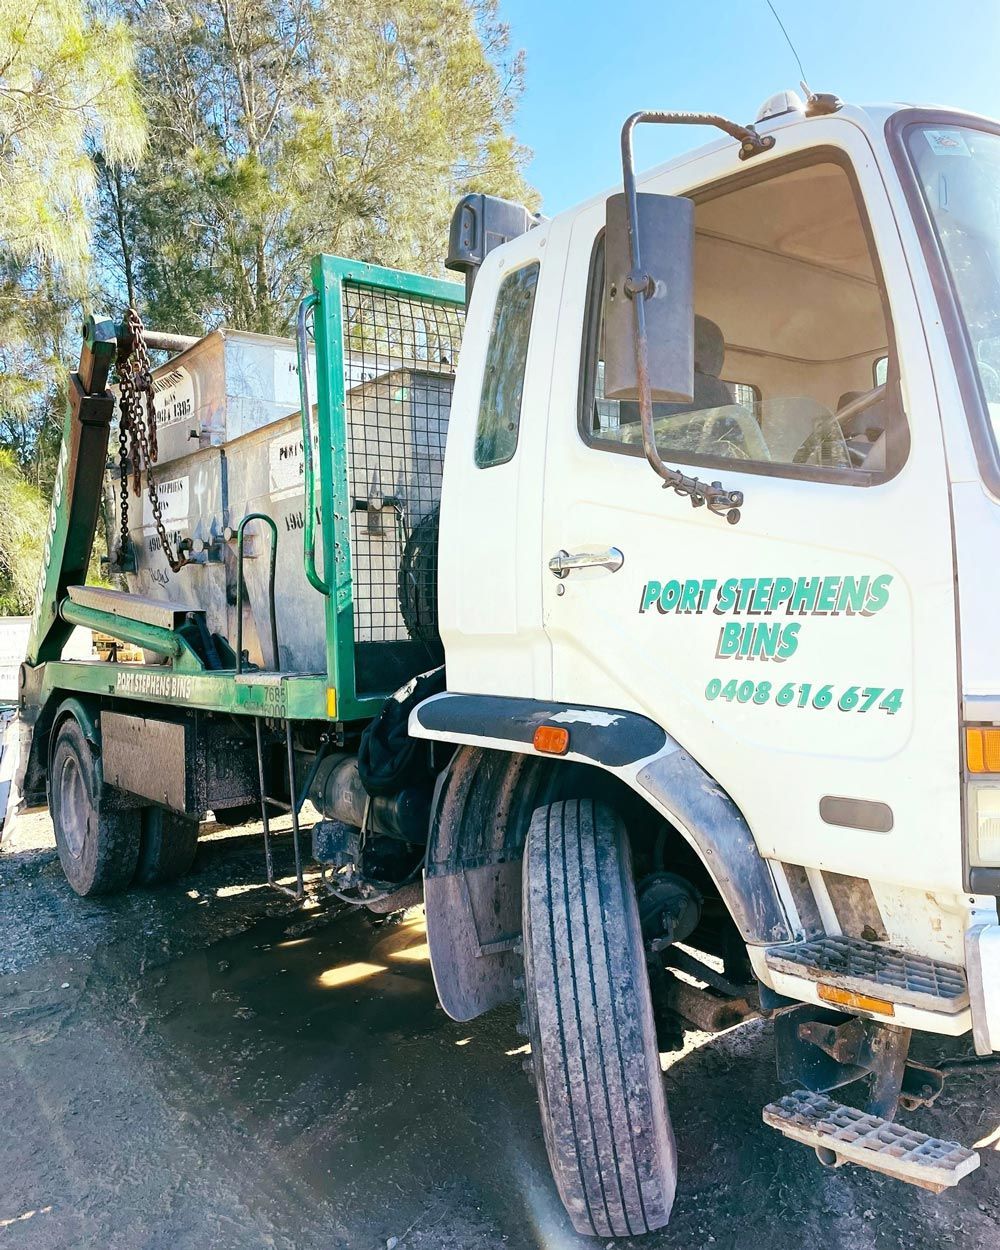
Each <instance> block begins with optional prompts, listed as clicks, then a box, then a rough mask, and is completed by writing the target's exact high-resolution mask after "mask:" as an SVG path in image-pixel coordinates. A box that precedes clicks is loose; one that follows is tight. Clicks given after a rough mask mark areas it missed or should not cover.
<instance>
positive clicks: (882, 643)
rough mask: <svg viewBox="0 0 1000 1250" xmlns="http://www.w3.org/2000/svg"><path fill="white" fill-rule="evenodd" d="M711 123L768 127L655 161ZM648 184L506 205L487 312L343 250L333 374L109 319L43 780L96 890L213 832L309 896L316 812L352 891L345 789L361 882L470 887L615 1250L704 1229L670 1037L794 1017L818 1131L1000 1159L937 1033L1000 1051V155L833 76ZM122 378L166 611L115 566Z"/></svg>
mask: <svg viewBox="0 0 1000 1250" xmlns="http://www.w3.org/2000/svg"><path fill="white" fill-rule="evenodd" d="M661 124H662V125H666V124H669V125H702V126H710V127H714V128H715V129H716V130H717V131H721V135H717V136H716V139H715V141H714V142H712V143H710V144H709V146H706V147H701V148H698V149H697V150H693V151H690V152H689V153H687V154H686V155H684V156H682V157H680V158H678V159H676V160H674V161H671V162H670V163H669V164H666V165H664V166H662V167H660V168H658V169H656V170H654V171H653V172H652V173H649V174H647V175H645V176H643V177H641V178H637V177H636V175H635V173H634V169H633V154H632V149H633V133H634V131H635V129H636V127H637V126H639V125H646V126H649V125H661ZM622 160H623V189H622V191H620V192H618V193H615V194H612V195H610V196H608V195H601V196H598V197H596V198H595V199H593V200H591V201H589V202H587V203H585V204H583V205H581V206H580V207H578V208H576V209H573V210H572V211H569V212H566V213H562V214H560V215H559V216H557V217H555V218H554V219H552V220H541V219H536V218H533V217H532V216H531V215H530V214H528V213H527V212H526V211H525V210H524V209H521V208H519V207H518V206H516V205H512V204H509V203H505V202H503V201H497V200H493V199H490V198H489V197H484V196H470V197H467V198H466V199H465V200H463V202H462V203H461V204H460V205H459V207H458V209H457V211H456V214H455V217H454V219H453V223H452V230H451V238H450V247H449V257H448V265H449V267H451V268H452V269H455V270H456V271H458V272H460V273H463V274H464V275H465V290H464V291H463V290H462V288H461V287H460V286H458V285H456V284H452V283H449V282H444V281H438V280H433V279H430V278H426V277H418V276H414V275H410V274H405V273H400V272H394V271H389V270H386V269H381V268H377V267H375V266H372V265H367V264H362V263H359V262H355V261H350V260H344V259H339V258H336V257H332V256H319V257H317V258H316V260H315V261H314V263H313V268H312V289H311V290H310V292H309V293H308V294H307V295H306V297H305V299H304V300H303V303H302V306H301V308H300V316H299V332H298V341H297V359H296V356H295V355H293V353H292V349H291V345H290V344H284V343H281V342H274V341H258V340H253V339H252V338H250V337H247V336H240V335H238V334H230V333H228V332H225V331H218V332H215V334H214V335H210V336H208V338H207V339H205V340H202V341H200V342H199V343H197V344H184V343H181V344H176V343H175V344H171V343H170V342H169V341H168V340H165V339H163V338H161V337H159V336H155V335H153V334H152V333H148V334H147V333H145V332H144V330H143V327H142V326H141V323H140V322H139V321H138V319H137V318H136V317H135V315H134V314H130V315H129V317H128V318H127V319H126V320H125V321H124V322H123V323H120V324H117V323H114V322H112V321H110V320H105V319H102V318H91V320H90V321H89V322H88V323H87V326H86V334H85V340H84V346H83V350H82V354H81V360H80V367H79V370H78V372H77V373H76V374H74V375H73V379H72V387H71V397H70V407H69V413H68V416H67V420H66V428H65V437H64V443H63V448H62V453H61V457H60V460H59V471H58V475H57V479H56V488H55V495H54V499H53V506H52V514H51V520H50V525H49V533H48V537H47V540H46V543H45V567H44V571H43V574H42V579H41V583H40V587H39V594H38V604H37V611H36V613H35V617H34V622H33V629H32V635H31V640H30V643H29V648H28V655H27V660H26V662H25V664H24V665H23V667H22V669H21V674H20V693H19V707H20V719H21V725H22V731H21V732H22V743H21V749H22V754H21V766H20V777H19V788H20V792H21V793H22V795H23V797H24V800H25V801H26V802H34V803H41V802H47V803H48V805H49V808H50V810H51V812H52V816H53V821H54V825H55V832H56V838H57V842H58V848H59V854H60V858H61V861H62V865H63V867H64V869H65V872H66V875H67V877H68V878H69V880H70V883H71V884H72V885H73V887H74V888H75V889H76V890H77V892H78V893H80V894H84V895H87V894H96V893H99V892H101V891H109V890H117V889H124V888H127V887H128V886H129V885H130V884H131V883H133V882H140V883H155V882H158V881H163V880H166V879H169V878H170V877H172V876H176V875H177V874H178V873H180V872H183V871H184V870H185V869H186V868H187V867H188V866H189V865H190V862H191V858H192V855H193V852H194V847H195V842H196V839H197V835H198V821H199V820H200V819H201V818H202V816H203V815H204V814H205V813H206V812H207V811H208V810H212V811H214V812H215V813H216V815H217V816H219V815H221V816H222V817H223V818H225V817H227V816H228V817H230V818H236V817H237V816H238V815H240V814H241V813H242V814H245V813H246V812H247V811H248V810H256V811H257V812H258V813H259V814H260V815H261V816H262V818H263V824H264V838H265V849H266V859H267V869H268V875H269V878H270V879H272V880H275V879H276V870H275V868H274V864H273V861H272V857H271V839H270V836H269V834H270V829H269V820H270V818H271V817H273V815H274V814H275V813H276V812H279V811H280V812H285V813H290V814H291V817H292V821H293V832H294V846H295V852H296V867H297V875H296V878H295V885H294V887H286V888H294V889H297V890H301V887H302V863H303V860H304V858H305V851H304V848H303V847H301V846H300V836H299V835H300V830H299V825H298V814H299V812H300V810H301V808H302V806H303V804H304V803H305V801H306V799H309V800H310V801H311V802H312V804H313V805H314V807H315V808H316V809H318V812H319V814H320V816H321V819H320V820H319V821H318V823H316V824H315V825H314V827H313V828H312V831H311V848H310V849H311V854H312V857H313V859H315V860H317V861H319V863H320V864H321V865H322V869H323V876H324V881H325V885H326V887H327V888H329V889H330V890H333V891H334V892H336V893H337V894H338V895H339V896H340V897H342V898H345V899H348V900H350V901H352V902H355V903H358V904H360V905H366V906H370V907H372V908H375V909H379V908H380V909H383V910H391V909H393V908H395V907H398V906H402V905H404V904H405V903H408V902H412V901H414V900H416V899H418V898H419V897H421V896H422V897H423V901H424V904H425V907H426V920H427V932H428V941H429V948H430V957H431V962H432V966H433V973H434V979H435V984H436V988H437V992H438V994H439V996H440V1000H441V1003H442V1005H443V1007H444V1009H445V1010H446V1011H447V1012H448V1014H449V1015H450V1016H452V1017H453V1018H455V1019H458V1020H469V1019H472V1018H473V1017H475V1016H477V1015H479V1014H480V1013H482V1012H485V1011H487V1010H489V1009H490V1008H492V1007H494V1006H497V1005H498V1004H501V1003H504V1002H508V1001H515V1000H517V999H520V1000H521V1006H522V1017H521V1027H522V1029H523V1030H524V1032H525V1034H526V1036H527V1038H528V1041H529V1042H530V1062H529V1067H530V1073H531V1076H532V1078H533V1080H534V1081H535V1083H536V1085H537V1091H538V1098H539V1104H540V1107H541V1114H542V1121H543V1126H544V1135H545V1142H546V1146H547V1150H548V1154H549V1158H550V1161H551V1165H552V1171H553V1175H554V1178H555V1181H556V1184H557V1186H558V1189H559V1193H560V1195H561V1197H562V1199H563V1201H564V1203H565V1205H566V1208H567V1210H568V1212H569V1215H570V1217H571V1219H572V1222H573V1224H574V1225H575V1227H576V1228H577V1229H578V1230H580V1231H581V1232H583V1233H591V1234H596V1235H598V1236H601V1237H609V1236H616V1235H629V1234H639V1233H643V1232H645V1231H647V1230H650V1229H654V1228H657V1227H660V1226H662V1225H664V1224H665V1223H666V1222H667V1219H668V1216H669V1212H670V1207H671V1203H672V1201H673V1197H674V1189H675V1177H676V1171H677V1160H676V1157H675V1149H674V1141H673V1137H672V1133H671V1128H670V1120H669V1115H668V1109H667V1105H666V1101H665V1097H664V1090H663V1084H662V1080H661V1068H660V1061H659V1055H660V1053H661V1052H664V1051H668V1050H670V1049H672V1048H676V1047H677V1046H678V1045H679V1044H680V1041H681V1037H682V1034H683V1030H684V1028H685V1027H692V1026H697V1027H700V1028H702V1029H706V1030H718V1029H720V1028H723V1027H727V1026H728V1025H730V1024H732V1023H734V1022H736V1021H738V1020H741V1019H744V1018H746V1017H747V1016H748V1015H749V1014H751V1013H752V1012H755V1011H759V1012H761V1013H763V1014H764V1015H766V1016H769V1017H772V1018H773V1023H774V1034H775V1042H776V1051H777V1061H778V1076H779V1078H780V1081H781V1082H782V1083H783V1084H785V1085H786V1086H787V1088H788V1089H789V1091H790V1092H788V1093H785V1094H784V1095H781V1094H780V1092H777V1091H776V1099H775V1101H774V1102H773V1103H772V1104H770V1105H769V1106H767V1107H766V1108H765V1109H764V1112H763V1117H764V1121H765V1122H766V1124H768V1125H770V1126H772V1127H774V1128H775V1129H777V1130H778V1131H780V1132H781V1133H783V1134H786V1135H787V1136H788V1137H790V1138H792V1139H794V1140H797V1141H799V1142H802V1143H805V1144H807V1145H809V1146H812V1147H814V1148H815V1150H816V1153H817V1155H818V1156H819V1159H820V1161H821V1162H823V1163H825V1164H832V1165H837V1164H842V1163H845V1162H849V1163H852V1164H855V1165H857V1166H860V1167H866V1168H870V1169H873V1170H875V1171H878V1172H882V1173H885V1174H887V1175H890V1176H893V1177H897V1178H900V1179H902V1180H904V1181H908V1182H911V1183H914V1184H917V1185H920V1186H923V1187H925V1188H927V1189H931V1190H935V1191H940V1190H941V1189H943V1188H944V1187H946V1186H951V1185H954V1184H956V1183H957V1182H958V1181H959V1180H960V1179H961V1178H962V1177H963V1176H964V1175H966V1174H967V1173H968V1172H969V1171H971V1170H972V1169H974V1168H975V1167H976V1166H977V1164H978V1156H977V1155H976V1154H975V1153H974V1152H973V1151H972V1150H970V1149H967V1148H965V1147H964V1146H962V1145H960V1144H958V1143H956V1142H952V1141H945V1140H939V1139H935V1138H930V1137H927V1136H926V1135H924V1134H922V1133H919V1132H916V1131H914V1130H912V1129H910V1128H908V1127H907V1126H906V1124H905V1122H901V1121H900V1119H898V1118H897V1117H898V1114H899V1113H900V1112H903V1113H905V1112H907V1111H912V1110H913V1109H915V1108H917V1107H919V1106H921V1105H923V1104H927V1103H929V1102H931V1101H933V1099H934V1098H936V1097H937V1095H938V1093H939V1091H940V1089H941V1086H942V1082H943V1076H942V1073H941V1072H940V1071H937V1070H934V1069H932V1068H929V1067H925V1066H922V1065H920V1064H918V1063H916V1062H914V1061H913V1060H911V1059H910V1057H909V1054H908V1051H909V1044H910V1039H911V1036H912V1033H913V1032H914V1030H922V1031H924V1032H926V1033H934V1034H940V1035H942V1036H952V1037H958V1036H962V1035H965V1034H969V1033H970V1032H971V1035H972V1041H973V1043H974V1046H975V1050H976V1052H977V1053H978V1054H979V1055H981V1056H987V1055H990V1054H993V1053H995V1052H997V1051H998V1050H1000V923H998V917H997V903H996V900H997V896H998V895H1000V650H998V648H997V646H996V640H995V622H996V621H997V620H998V619H1000V584H998V581H997V578H996V577H995V576H993V575H992V573H991V568H992V560H991V555H990V553H991V552H992V551H993V550H994V548H995V547H997V546H998V545H1000V444H998V437H1000V435H998V429H1000V227H998V222H1000V124H998V123H995V122H991V121H988V120H986V119H983V118H980V117H975V116H970V115H967V114H961V113H954V112H947V111H944V110H940V109H922V108H913V107H893V108H864V109H863V108H858V107H850V106H846V105H843V104H842V103H841V101H839V100H838V99H837V98H835V97H833V96H819V95H810V96H809V98H808V99H807V100H805V101H802V100H800V99H799V98H798V97H797V96H795V95H794V94H792V93H782V94H780V95H778V96H776V97H774V98H772V99H771V100H769V101H768V102H767V103H766V104H765V106H764V107H763V108H762V110H761V112H760V114H759V116H758V118H757V120H756V122H755V124H754V125H752V126H742V125H737V124H735V123H732V122H728V121H726V120H725V119H724V118H718V117H707V116H701V115H691V114H675V113H643V114H636V115H635V116H634V117H632V118H630V119H629V121H628V122H627V123H626V125H625V128H624V130H623V132H622ZM157 344H159V345H160V346H168V347H169V346H171V345H173V346H175V347H177V346H180V347H182V348H183V350H182V351H180V353H179V354H175V355H174V356H173V358H172V359H171V360H170V361H169V362H168V363H167V364H166V365H165V366H162V367H161V368H159V369H155V370H153V369H152V368H151V366H150V364H149V358H148V354H147V353H148V349H149V348H150V347H155V346H156V345H157ZM459 349H461V350H460V354H459ZM116 364H117V368H118V373H119V378H120V385H119V392H120V397H121V398H120V406H121V408H122V428H121V431H120V443H119V447H118V452H117V458H116V459H115V460H113V461H112V468H111V470H110V472H109V473H108V479H107V483H108V484H107V491H108V502H109V506H110V510H111V515H112V522H111V525H110V529H111V532H112V535H113V542H112V566H113V570H114V571H115V572H116V573H118V574H120V575H121V576H123V577H124V578H125V582H124V584H126V585H127V587H128V589H127V591H126V590H117V591H114V590H108V589H104V588H101V587H93V586H87V585H86V579H85V571H86V568H87V565H88V560H89V557H90V554H91V548H92V543H93V539H94V533H95V526H96V523H97V518H98V512H99V509H100V508H101V506H102V504H101V500H102V491H103V490H104V489H105V488H104V486H103V485H102V483H103V482H104V480H105V465H106V456H107V448H108V434H109V424H110V422H111V419H112V409H113V406H114V400H113V398H112V396H111V394H110V392H109V391H108V389H107V388H108V378H109V372H110V371H111V370H112V369H113V368H114V367H115V365H116ZM289 385H293V386H298V387H300V388H301V396H298V397H297V396H296V395H295V394H294V390H293V393H292V394H291V395H289V394H288V393H287V392H288V388H289ZM154 462H155V469H154V471H153V472H151V470H150V466H151V465H153V464H154ZM137 492H138V493H137ZM991 535H993V537H991ZM75 625H82V626H86V627H90V628H96V629H100V630H101V631H102V632H104V633H105V634H107V635H109V636H111V637H113V638H116V639H119V640H121V642H122V643H127V644H131V645H133V646H136V647H140V648H142V649H143V654H144V656H145V662H143V663H132V664H126V663H116V662H108V661H92V662H89V663H87V662H76V661H67V660H63V659H61V651H62V648H63V645H64V643H65V641H66V639H67V637H68V634H69V632H70V630H71V629H72V628H73V626H75ZM303 838H304V834H303ZM842 1088H845V1089H846V1092H845V1093H843V1094H841V1093H839V1092H838V1091H840V1090H841V1089H842ZM841 1099H844V1100H845V1101H841Z"/></svg>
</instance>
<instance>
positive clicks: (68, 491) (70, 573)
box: [25, 316, 118, 665]
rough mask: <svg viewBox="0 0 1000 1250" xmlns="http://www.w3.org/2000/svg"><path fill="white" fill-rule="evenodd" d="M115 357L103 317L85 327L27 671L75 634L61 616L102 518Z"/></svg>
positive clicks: (112, 335) (113, 336)
mask: <svg viewBox="0 0 1000 1250" xmlns="http://www.w3.org/2000/svg"><path fill="white" fill-rule="evenodd" d="M117 354H118V328H117V327H116V326H115V324H114V322H113V321H111V320H110V319H109V318H107V317H101V316H92V317H89V318H88V319H87V321H86V323H85V324H84V327H83V347H82V349H81V351H80V367H79V369H78V370H77V372H76V373H72V374H70V379H69V403H68V405H67V411H66V422H65V425H64V426H63V439H62V446H61V448H60V450H59V461H58V463H57V465H56V477H55V483H54V485H53V488H52V506H51V509H50V511H49V523H48V529H47V531H46V535H45V544H44V548H43V552H42V571H41V575H40V577H39V581H38V592H37V594H36V595H35V610H34V615H33V616H32V621H31V632H30V634H29V635H28V651H27V655H26V657H25V659H26V662H27V663H28V664H30V665H34V664H40V663H43V662H45V661H47V660H58V659H59V657H60V655H61V654H62V649H63V647H64V646H65V644H66V641H67V639H68V638H69V636H70V634H71V633H72V630H73V626H72V625H71V624H70V623H69V622H68V621H66V620H65V619H64V618H63V617H62V616H60V613H59V604H60V602H61V601H62V600H63V599H64V598H65V596H66V588H67V586H75V585H82V584H83V583H84V582H85V581H86V579H87V567H88V565H89V564H90V556H91V552H92V551H93V547H94V533H95V531H96V529H97V518H98V516H99V514H100V504H101V492H102V489H103V480H104V468H105V464H106V462H107V456H108V431H109V428H110V425H111V416H112V413H113V411H114V397H113V396H112V395H110V394H109V393H108V390H107V383H108V374H109V373H110V371H111V367H112V365H113V364H114V362H115V358H116V356H117Z"/></svg>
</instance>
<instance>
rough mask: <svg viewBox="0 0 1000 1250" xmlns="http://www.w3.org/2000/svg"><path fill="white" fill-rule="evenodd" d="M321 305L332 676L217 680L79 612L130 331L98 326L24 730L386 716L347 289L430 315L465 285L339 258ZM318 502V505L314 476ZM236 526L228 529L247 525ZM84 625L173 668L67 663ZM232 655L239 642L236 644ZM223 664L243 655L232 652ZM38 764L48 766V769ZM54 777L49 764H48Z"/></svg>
mask: <svg viewBox="0 0 1000 1250" xmlns="http://www.w3.org/2000/svg"><path fill="white" fill-rule="evenodd" d="M312 285H313V289H312V292H311V293H310V294H309V295H307V296H306V297H305V300H304V301H303V305H304V309H303V311H304V312H307V313H308V312H311V314H312V318H313V337H314V340H315V347H316V359H317V370H316V372H317V387H318V394H317V396H316V397H315V405H316V407H315V411H316V422H317V439H316V448H317V451H316V464H315V466H314V465H313V463H312V454H311V453H312V430H311V428H310V427H311V412H310V408H311V406H312V405H303V409H302V428H303V455H304V459H305V470H306V474H305V476H306V481H305V492H306V494H305V500H304V516H305V518H306V520H307V524H306V525H305V527H304V535H303V538H304V547H303V560H304V566H305V571H306V575H307V577H308V578H309V581H310V583H311V584H312V585H313V586H314V588H315V589H316V591H317V604H316V607H317V610H320V605H321V604H322V611H323V612H324V622H325V639H326V672H325V673H307V674H303V673H295V672H284V671H273V670H272V671H249V672H243V673H237V671H236V667H235V664H233V666H232V667H229V666H227V667H224V668H214V669H212V668H209V667H208V666H207V665H206V664H205V663H204V662H203V660H202V659H201V658H200V656H199V653H198V650H197V648H196V646H195V645H192V637H191V635H190V633H186V632H185V631H184V630H183V629H174V630H170V629H164V628H163V627H161V626H156V625H152V624H149V623H146V622H143V621H140V620H131V619H129V618H128V617H127V616H124V617H123V616H121V615H118V614H114V613H111V612H104V611H100V610H97V609H95V608H93V607H86V606H84V605H81V604H78V603H74V602H73V601H72V600H71V599H70V597H69V595H68V588H69V587H70V586H74V585H80V584H83V583H84V582H85V580H86V571H87V567H88V564H89V562H90V558H91V554H92V550H93V542H94V536H95V532H96V528H97V523H98V518H99V512H100V503H101V493H102V489H103V478H104V472H105V466H106V463H107V452H108V433H109V430H110V426H111V420H112V412H113V407H114V401H113V399H112V397H111V395H110V394H109V393H108V392H107V390H106V387H105V382H106V379H107V374H108V371H109V370H110V368H111V365H112V363H113V361H114V357H115V352H116V341H115V336H116V334H119V335H120V334H121V333H122V328H121V327H117V326H114V325H113V323H111V322H109V321H107V320H106V319H92V321H91V323H89V334H88V337H87V338H86V340H85V343H84V349H83V352H82V354H81V365H80V370H79V371H78V372H77V373H75V374H73V375H72V383H71V398H70V403H69V405H68V407H67V413H66V421H65V425H64V431H63V444H62V449H61V452H60V459H59V462H58V470H57V475H56V484H55V490H54V493H53V500H52V507H51V512H50V518H49V527H48V533H47V537H46V542H45V556H44V566H43V570H42V574H41V579H40V584H39V590H38V596H37V600H36V607H35V613H34V617H33V623H32V630H31V634H30V639H29V645H28V652H27V656H26V660H25V664H24V665H23V667H22V672H21V682H20V699H19V702H20V707H21V711H22V715H23V717H24V720H25V722H26V723H27V724H28V725H32V724H35V723H36V722H38V721H39V719H40V717H42V716H43V712H44V710H45V709H46V708H50V709H51V707H52V705H53V703H54V702H59V701H61V700H62V699H63V698H65V697H67V696H69V695H79V696H91V697H93V698H96V699H98V700H101V701H102V702H103V701H104V700H109V699H111V700H117V699H123V700H129V701H134V702H138V703H148V704H155V705H162V706H169V707H172V708H181V709H198V710H202V711H209V712H219V713H226V714H231V715H237V716H248V717H255V716H257V717H272V718H276V719H282V720H292V721H324V720H325V721H339V722H351V721H362V720H366V719H369V718H371V717H372V716H374V715H375V713H376V712H377V711H378V710H379V708H380V707H381V705H382V703H383V701H384V698H385V695H387V694H389V693H391V692H389V691H386V692H385V693H384V694H382V693H370V694H369V693H366V694H359V693H358V690H357V686H356V680H355V655H354V648H355V628H354V593H353V582H352V570H351V529H350V514H351V499H350V492H349V487H348V463H347V397H346V392H347V384H346V381H345V341H344V332H345V327H344V292H345V288H347V287H349V286H354V287H357V288H369V289H371V290H374V291H381V292H387V293H390V294H398V295H400V296H405V297H406V298H408V299H412V300H418V301H427V302H428V303H431V304H439V305H445V306H448V307H460V306H463V305H464V302H465V292H464V288H463V287H462V286H461V285H459V284H458V283H454V282H448V281H443V280H439V279H434V278H427V277H422V276H420V275H417V274H409V273H404V272H401V271H398V270H393V269H385V268H381V267H379V266H376V265H368V264H364V263H361V262H358V261H353V260H348V259H345V258H343V257H338V256H317V257H316V258H315V259H314V261H313V265H312ZM306 347H307V345H306V344H304V343H303V341H302V340H301V338H300V342H299V375H300V379H301V380H302V383H303V390H305V378H306V360H305V358H304V349H306ZM317 476H318V479H319V482H318V485H319V498H318V500H317V499H316V477H317ZM317 510H318V514H319V516H320V518H321V525H320V531H321V535H322V551H321V558H322V568H321V569H318V568H317V567H316V560H315V553H314V550H313V546H314V535H315V525H314V522H315V517H316V514H317ZM239 520H240V518H238V517H234V518H231V524H232V525H233V526H235V525H237V524H238V522H239ZM75 625H82V626H85V627H87V628H91V629H93V630H96V631H100V632H102V633H105V634H108V635H109V636H111V637H113V638H118V639H120V640H122V641H124V642H130V643H133V644H135V645H137V646H140V647H144V648H146V649H147V650H150V651H154V652H156V653H157V654H159V655H162V656H164V657H166V660H165V663H162V664H119V663H110V662H105V661H100V660H92V661H75V660H74V661H70V660H62V659H61V658H60V657H61V654H62V649H63V647H64V645H65V643H66V641H67V639H68V638H69V635H70V632H71V630H72V628H73V626H75ZM226 641H227V642H228V641H229V640H226ZM223 651H224V653H225V656H226V660H227V661H229V660H230V659H231V658H233V657H234V656H235V652H234V651H232V647H231V645H230V646H229V647H226V648H223ZM39 764H41V761H39ZM42 767H44V765H42Z"/></svg>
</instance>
